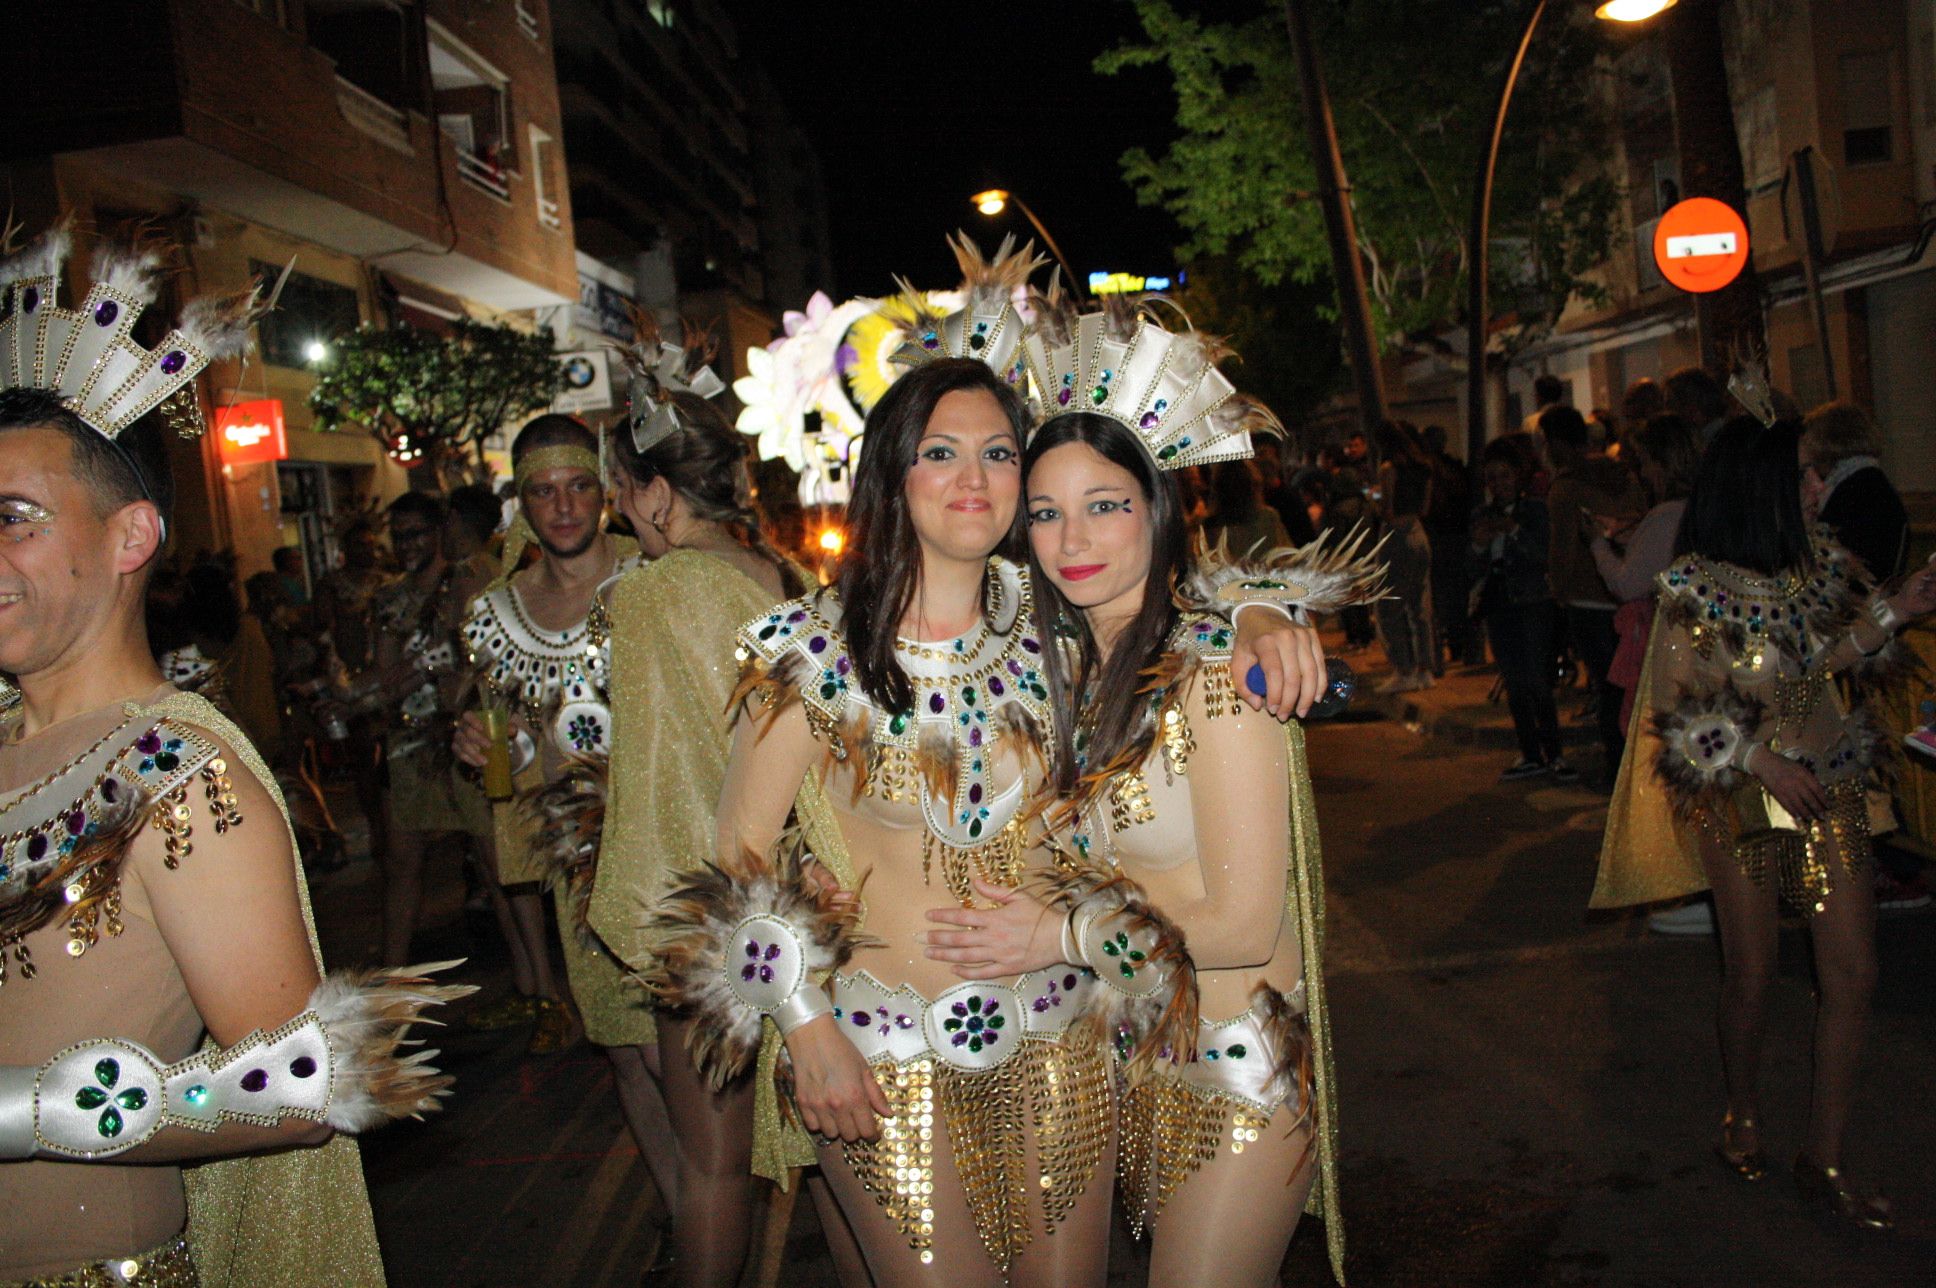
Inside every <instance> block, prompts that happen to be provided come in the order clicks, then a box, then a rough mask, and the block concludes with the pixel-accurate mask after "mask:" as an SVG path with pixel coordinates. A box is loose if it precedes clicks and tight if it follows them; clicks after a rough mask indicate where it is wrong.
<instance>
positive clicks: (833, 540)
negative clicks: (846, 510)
mask: <svg viewBox="0 0 1936 1288" xmlns="http://www.w3.org/2000/svg"><path fill="white" fill-rule="evenodd" d="M846 546H847V534H846V533H844V532H842V531H841V530H840V529H839V528H828V529H827V530H826V531H825V532H823V533H821V534H820V548H821V549H822V550H824V551H826V552H827V553H828V554H830V555H837V554H839V553H840V552H841V551H842V550H844V549H845V548H846Z"/></svg>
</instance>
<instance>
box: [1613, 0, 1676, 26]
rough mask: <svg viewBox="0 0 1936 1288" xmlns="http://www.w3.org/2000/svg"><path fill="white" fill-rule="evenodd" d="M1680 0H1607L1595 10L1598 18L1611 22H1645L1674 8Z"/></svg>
mask: <svg viewBox="0 0 1936 1288" xmlns="http://www.w3.org/2000/svg"><path fill="white" fill-rule="evenodd" d="M1677 2H1678V0H1606V3H1604V4H1602V5H1601V6H1600V7H1599V8H1597V9H1595V10H1594V11H1593V16H1594V17H1596V18H1605V19H1606V20H1607V21H1609V22H1645V21H1647V19H1649V18H1651V17H1653V16H1654V15H1655V14H1658V13H1665V12H1667V10H1669V9H1672V8H1673V7H1674V5H1675V4H1676V3H1677Z"/></svg>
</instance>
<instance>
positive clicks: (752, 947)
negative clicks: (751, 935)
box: [746, 939, 760, 957]
mask: <svg viewBox="0 0 1936 1288" xmlns="http://www.w3.org/2000/svg"><path fill="white" fill-rule="evenodd" d="M746 955H747V956H748V957H758V956H759V955H760V941H759V940H757V939H749V940H747V941H746Z"/></svg>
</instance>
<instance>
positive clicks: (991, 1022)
mask: <svg viewBox="0 0 1936 1288" xmlns="http://www.w3.org/2000/svg"><path fill="white" fill-rule="evenodd" d="M1007 1026H1008V1021H1007V1020H1005V1019H1003V1018H1002V1017H1001V1016H999V1015H993V1016H990V1017H989V1019H988V1027H989V1028H991V1029H1000V1028H1006V1027H1007Z"/></svg>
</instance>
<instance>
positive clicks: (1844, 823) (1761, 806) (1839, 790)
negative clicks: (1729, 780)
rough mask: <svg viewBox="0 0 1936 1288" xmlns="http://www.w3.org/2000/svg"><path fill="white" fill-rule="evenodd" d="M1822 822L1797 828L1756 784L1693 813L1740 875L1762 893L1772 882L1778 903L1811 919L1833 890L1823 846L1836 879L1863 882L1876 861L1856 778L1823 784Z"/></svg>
mask: <svg viewBox="0 0 1936 1288" xmlns="http://www.w3.org/2000/svg"><path fill="white" fill-rule="evenodd" d="M1823 790H1824V791H1825V792H1826V793H1827V794H1828V805H1829V809H1828V817H1827V818H1825V819H1821V820H1818V821H1816V822H1812V823H1805V824H1797V823H1795V822H1794V820H1792V819H1790V818H1789V817H1788V815H1787V814H1786V813H1785V812H1784V811H1782V810H1781V808H1780V806H1779V805H1773V804H1772V802H1770V801H1769V800H1767V799H1766V793H1765V792H1762V791H1761V789H1760V786H1759V784H1758V783H1750V784H1749V785H1748V787H1747V789H1746V791H1745V792H1742V793H1737V794H1736V796H1735V798H1734V799H1732V800H1729V801H1727V802H1725V804H1723V805H1721V806H1719V807H1714V806H1708V807H1703V808H1702V809H1701V810H1699V811H1698V812H1697V814H1696V819H1697V821H1698V822H1699V824H1700V826H1701V828H1702V830H1703V831H1705V832H1707V833H1708V834H1709V835H1710V836H1712V837H1713V838H1714V839H1715V840H1716V841H1718V842H1719V843H1721V844H1722V845H1723V846H1725V847H1727V848H1728V849H1729V850H1730V851H1731V852H1732V853H1733V855H1734V862H1735V866H1736V867H1738V868H1740V869H1741V874H1742V875H1743V876H1745V877H1747V878H1748V879H1749V880H1750V881H1752V882H1754V883H1755V886H1756V887H1757V888H1759V889H1762V890H1766V889H1767V888H1768V881H1769V879H1770V877H1771V876H1772V877H1773V879H1774V881H1775V888H1776V891H1777V892H1778V893H1779V895H1780V898H1781V900H1782V902H1784V903H1786V904H1788V905H1789V906H1790V907H1793V908H1795V909H1798V910H1799V911H1801V912H1803V913H1806V914H1807V915H1809V916H1813V915H1815V914H1816V913H1818V912H1820V911H1822V909H1823V908H1824V907H1826V906H1827V901H1828V897H1829V895H1830V894H1832V893H1833V892H1834V890H1835V887H1836V880H1837V874H1836V870H1835V869H1836V867H1837V866H1838V865H1837V864H1835V863H1832V862H1831V861H1830V859H1831V857H1832V856H1831V854H1830V851H1829V842H1830V841H1833V842H1834V843H1835V853H1839V854H1840V855H1841V861H1840V864H1839V866H1840V868H1841V870H1842V874H1843V875H1845V876H1847V877H1848V878H1849V879H1850V880H1861V879H1863V878H1864V877H1865V876H1866V874H1867V873H1868V871H1869V866H1870V863H1871V862H1872V861H1873V859H1874V857H1875V848H1874V843H1873V841H1872V839H1871V837H1870V832H1869V794H1868V788H1867V784H1866V781H1865V780H1864V779H1862V778H1843V779H1838V780H1837V781H1835V782H1832V783H1826V784H1824V785H1823Z"/></svg>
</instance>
